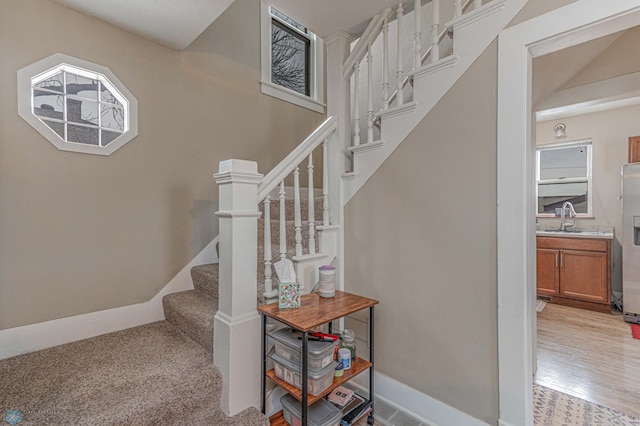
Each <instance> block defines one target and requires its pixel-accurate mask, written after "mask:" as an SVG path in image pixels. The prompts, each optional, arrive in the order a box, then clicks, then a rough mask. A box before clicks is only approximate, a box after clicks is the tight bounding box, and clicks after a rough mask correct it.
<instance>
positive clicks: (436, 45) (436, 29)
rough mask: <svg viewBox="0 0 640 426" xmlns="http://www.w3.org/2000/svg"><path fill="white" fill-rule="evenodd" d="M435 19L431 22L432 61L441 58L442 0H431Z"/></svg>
mask: <svg viewBox="0 0 640 426" xmlns="http://www.w3.org/2000/svg"><path fill="white" fill-rule="evenodd" d="M431 4H432V5H433V14H432V15H433V20H432V24H431V62H435V61H437V60H438V59H440V0H431Z"/></svg>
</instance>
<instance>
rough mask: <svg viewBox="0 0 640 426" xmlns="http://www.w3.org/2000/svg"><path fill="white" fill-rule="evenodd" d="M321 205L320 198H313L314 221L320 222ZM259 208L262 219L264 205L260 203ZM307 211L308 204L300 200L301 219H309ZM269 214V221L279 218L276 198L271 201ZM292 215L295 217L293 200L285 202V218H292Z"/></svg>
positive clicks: (278, 205) (278, 206) (278, 201)
mask: <svg viewBox="0 0 640 426" xmlns="http://www.w3.org/2000/svg"><path fill="white" fill-rule="evenodd" d="M322 203H323V201H322V198H315V200H314V204H313V213H314V217H315V220H316V221H322V212H323V206H322ZM259 208H260V211H261V212H262V213H263V214H262V217H263V218H264V203H262V202H261V203H260V206H259ZM308 211H309V202H308V201H307V200H301V201H300V216H301V217H302V219H308V218H309V213H308ZM269 212H270V215H271V219H278V218H280V200H279V199H278V198H272V199H271V208H270V209H269ZM294 215H295V203H294V201H293V199H287V200H286V201H285V217H286V218H293V217H294Z"/></svg>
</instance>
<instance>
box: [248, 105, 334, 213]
mask: <svg viewBox="0 0 640 426" xmlns="http://www.w3.org/2000/svg"><path fill="white" fill-rule="evenodd" d="M337 129H338V120H337V119H336V117H335V116H333V115H332V116H331V117H329V118H327V119H326V120H325V121H324V123H322V124H321V125H320V127H318V128H317V129H316V130H314V131H313V133H311V134H310V135H309V136H307V138H306V139H305V140H304V141H302V143H300V145H298V146H297V147H296V148H295V149H294V150H293V151H291V152H290V153H289V155H287V156H286V157H285V158H284V159H283V160H282V161H281V162H280V163H278V165H277V166H275V167H274V168H273V169H272V170H271V171H270V172H269V173H268V174H267V175H266V176H265V177H264V179H262V182H260V184H259V185H258V202H260V201H262V200H264V198H265V197H266V196H267V195H269V193H270V192H271V191H273V190H274V189H275V187H276V186H278V185H279V184H280V182H282V180H284V178H286V177H287V176H289V174H290V173H291V172H293V171H294V170H295V168H296V167H298V165H299V164H300V163H301V162H302V161H303V160H304V159H305V158H307V157H308V156H309V154H310V153H311V152H313V150H314V149H316V148H317V147H318V146H319V145H320V144H321V143H322V142H323V141H324V140H325V139H326V138H327V137H329V135H330V134H331V133H332V132H334V131H336V130H337Z"/></svg>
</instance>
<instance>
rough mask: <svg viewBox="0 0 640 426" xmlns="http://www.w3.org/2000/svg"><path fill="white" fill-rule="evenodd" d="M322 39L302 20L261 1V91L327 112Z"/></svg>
mask: <svg viewBox="0 0 640 426" xmlns="http://www.w3.org/2000/svg"><path fill="white" fill-rule="evenodd" d="M322 55H323V48H322V40H321V39H320V38H318V37H317V36H316V35H315V34H313V33H312V32H311V31H309V29H308V28H307V27H305V26H304V25H303V24H301V23H300V22H298V21H296V20H295V19H293V18H291V17H289V16H287V15H286V14H284V13H283V12H281V11H279V10H277V9H275V8H273V7H271V6H269V5H267V4H264V3H263V4H262V81H261V83H262V84H261V85H262V92H263V93H265V94H267V95H270V96H274V97H277V98H280V99H283V100H285V101H288V102H291V103H294V104H297V105H300V106H303V107H305V108H309V109H311V110H314V111H317V112H324V104H323V103H322V100H323V91H324V86H323V75H322V73H323V57H322Z"/></svg>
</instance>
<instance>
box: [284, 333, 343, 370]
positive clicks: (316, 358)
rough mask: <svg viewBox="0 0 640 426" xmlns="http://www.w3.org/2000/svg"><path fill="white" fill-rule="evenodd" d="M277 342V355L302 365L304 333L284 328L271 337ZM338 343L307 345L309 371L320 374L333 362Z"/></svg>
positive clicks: (311, 342) (310, 342) (312, 343)
mask: <svg viewBox="0 0 640 426" xmlns="http://www.w3.org/2000/svg"><path fill="white" fill-rule="evenodd" d="M271 337H273V340H274V342H275V347H276V354H277V355H278V356H279V357H281V358H282V359H285V360H287V361H290V362H292V363H294V364H296V365H302V356H301V354H302V340H300V339H298V337H302V333H301V332H299V331H294V330H292V329H291V328H283V329H282V330H278V331H276V332H275V333H273V334H272V335H271ZM337 344H338V342H316V341H313V340H311V341H309V342H308V345H307V353H308V356H307V360H308V361H307V362H308V364H307V366H308V368H309V371H313V372H318V371H320V370H322V369H323V368H325V367H326V366H327V365H329V364H331V363H332V362H333V353H334V348H335V347H336V345H337Z"/></svg>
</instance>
